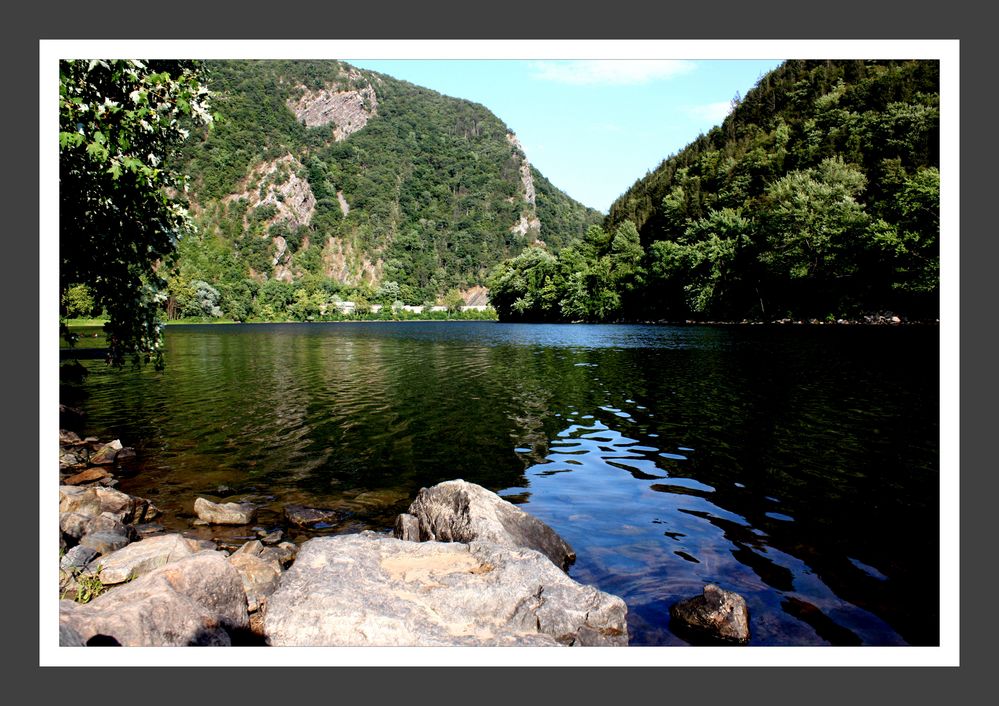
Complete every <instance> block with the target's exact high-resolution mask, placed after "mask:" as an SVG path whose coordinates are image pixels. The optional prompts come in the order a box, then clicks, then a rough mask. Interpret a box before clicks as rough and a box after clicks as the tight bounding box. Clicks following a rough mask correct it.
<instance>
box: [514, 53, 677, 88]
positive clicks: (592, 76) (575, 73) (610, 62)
mask: <svg viewBox="0 0 999 706" xmlns="http://www.w3.org/2000/svg"><path fill="white" fill-rule="evenodd" d="M694 67H695V64H694V62H692V61H686V60H683V59H662V60H658V59H586V60H577V61H535V62H533V63H532V64H531V69H532V74H531V76H532V78H536V79H540V80H542V81H555V82H557V83H569V84H573V85H577V86H583V85H594V84H610V85H620V84H636V83H648V82H649V81H655V80H657V79H665V78H672V77H673V76H679V75H680V74H686V73H690V72H691V71H693V70H694Z"/></svg>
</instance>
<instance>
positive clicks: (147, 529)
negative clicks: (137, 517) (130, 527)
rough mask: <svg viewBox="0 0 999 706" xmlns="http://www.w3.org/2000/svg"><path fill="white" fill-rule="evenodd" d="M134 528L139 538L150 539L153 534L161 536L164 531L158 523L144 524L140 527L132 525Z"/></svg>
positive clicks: (164, 528)
mask: <svg viewBox="0 0 999 706" xmlns="http://www.w3.org/2000/svg"><path fill="white" fill-rule="evenodd" d="M134 527H135V531H136V532H138V533H139V537H151V536H152V535H154V534H162V533H163V532H165V531H166V527H164V526H163V525H161V524H159V523H158V522H145V523H143V524H140V525H134Z"/></svg>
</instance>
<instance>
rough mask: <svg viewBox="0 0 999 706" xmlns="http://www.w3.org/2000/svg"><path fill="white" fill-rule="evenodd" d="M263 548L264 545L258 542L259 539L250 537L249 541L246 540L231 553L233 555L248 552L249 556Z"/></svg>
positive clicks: (258, 552)
mask: <svg viewBox="0 0 999 706" xmlns="http://www.w3.org/2000/svg"><path fill="white" fill-rule="evenodd" d="M263 550H264V545H263V544H262V543H261V542H260V540H259V539H251V540H250V541H249V542H246V543H245V544H244V545H243V546H241V547H240V548H239V549H237V550H236V551H234V552H233V553H232V554H233V556H236V555H237V554H250V555H251V556H257V555H259V554H260V552H262V551H263Z"/></svg>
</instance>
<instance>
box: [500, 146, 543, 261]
mask: <svg viewBox="0 0 999 706" xmlns="http://www.w3.org/2000/svg"><path fill="white" fill-rule="evenodd" d="M506 141H507V142H509V143H510V146H511V147H512V148H513V153H514V156H515V158H516V159H517V160H518V161H519V163H520V166H519V171H520V187H521V189H522V191H523V200H524V201H526V202H527V203H528V204H529V208H528V210H527V211H525V212H524V213H521V214H520V219H519V220H518V221H517V222H516V223H514V224H513V226H511V227H510V232H512V233H517V234H519V235H521V236H523V237H527V236H528V235H530V236H531V240H532V241H533V240H537V238H538V236H540V235H541V219H539V218H538V216H537V212H536V210H535V209H536V208H537V194H536V192H535V190H534V175H533V174H532V173H531V163H530V162H528V161H527V155H526V154H525V153H524V147H523V146H522V145H521V144H520V140H519V139H517V136H516V135H514V134H513V133H512V132H508V133H507V134H506Z"/></svg>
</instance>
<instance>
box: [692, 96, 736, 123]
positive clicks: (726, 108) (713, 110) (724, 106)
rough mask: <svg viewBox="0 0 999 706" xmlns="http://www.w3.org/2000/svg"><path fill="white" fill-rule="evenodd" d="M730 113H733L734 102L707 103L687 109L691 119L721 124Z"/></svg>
mask: <svg viewBox="0 0 999 706" xmlns="http://www.w3.org/2000/svg"><path fill="white" fill-rule="evenodd" d="M730 112H732V101H719V102H718V103H706V104H704V105H695V106H692V107H690V108H687V114H688V115H690V116H691V117H694V118H702V119H704V120H710V121H711V122H712V123H720V122H721V121H722V120H724V119H725V117H726V116H727V115H728V114H729V113H730Z"/></svg>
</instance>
